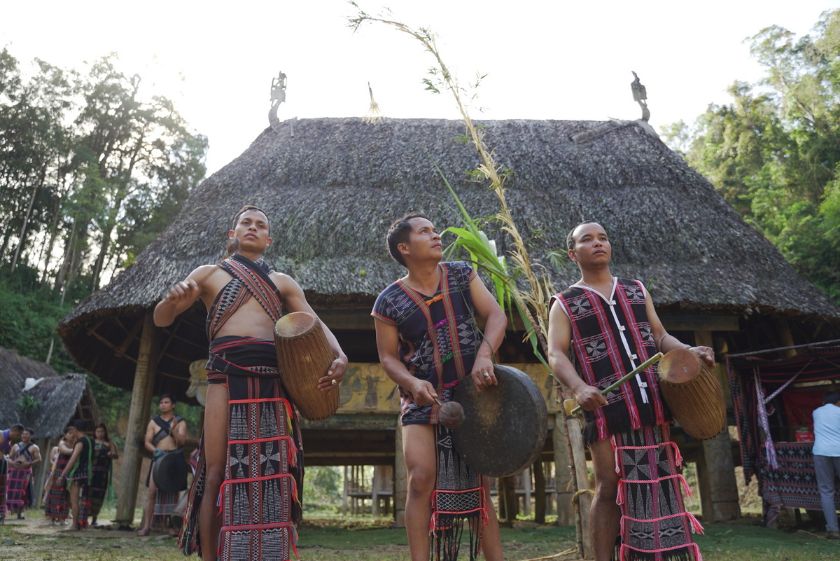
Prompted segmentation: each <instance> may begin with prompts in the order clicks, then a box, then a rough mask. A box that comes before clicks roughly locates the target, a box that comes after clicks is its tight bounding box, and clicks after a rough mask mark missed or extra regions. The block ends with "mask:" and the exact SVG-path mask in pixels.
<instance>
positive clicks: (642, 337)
mask: <svg viewBox="0 0 840 561" xmlns="http://www.w3.org/2000/svg"><path fill="white" fill-rule="evenodd" d="M555 298H556V299H557V300H558V301H559V302H560V303H561V304H562V306H563V309H564V310H565V312H566V314H567V315H568V316H569V319H570V320H571V324H572V348H573V349H574V358H575V362H576V366H577V370H578V373H579V374H580V376H581V378H583V380H584V381H585V382H586V383H587V384H589V385H591V386H595V387H597V388H599V389H603V388H606V387H607V386H609V385H610V384H612V383H613V382H615V381H616V380H617V379H619V378H620V377H621V376H622V375H624V374H625V373H627V372H629V371H631V370H633V369H634V368H636V366H638V365H639V364H641V363H642V362H644V361H645V360H647V359H648V358H649V357H650V356H651V355H653V354H655V353H656V343H655V341H654V340H653V335H652V333H651V326H650V322H649V321H648V317H647V311H646V309H645V291H644V288H643V286H642V283H641V282H639V281H636V280H625V279H616V280H615V282H614V283H613V291H612V295H611V299H610V300H607V299H606V298H604V297H603V296H601V295H600V294H599V293H598V292H596V291H595V290H592V289H590V288H586V287H581V286H571V287H569V288H568V289H567V290H565V291H564V292H561V293H559V294H557V295H555ZM606 398H607V402H608V404H607V405H606V406H604V407H601V408H600V409H597V410H596V411H595V412H594V413H589V412H586V414H585V416H586V421H587V429H586V433H587V440H588V441H589V442H592V441H594V440H603V439H605V438H608V437H609V436H610V435H611V434H614V433H616V432H620V431H626V430H629V429H633V430H635V429H639V428H641V427H643V426H655V425H662V424H665V423H666V422H668V418H669V413H668V411H667V410H666V408H665V405H664V403H663V401H662V399H661V396H660V390H659V383H658V378H657V372H656V366H653V367H651V368H648V369H647V370H645V371H644V373H642V374H639V375H638V376H636V377H635V378H634V379H631V380H630V381H628V382H627V383H625V384H622V385H621V387H619V388H617V389H616V390H613V391H612V392H610V394H609V395H607V396H606Z"/></svg>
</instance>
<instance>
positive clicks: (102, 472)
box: [90, 444, 111, 518]
mask: <svg viewBox="0 0 840 561" xmlns="http://www.w3.org/2000/svg"><path fill="white" fill-rule="evenodd" d="M109 451H110V448H109V447H108V445H107V444H106V445H101V444H97V445H96V446H95V450H94V453H93V475H92V477H91V481H90V514H91V516H93V517H94V518H96V517H97V516H99V511H100V510H102V503H104V502H105V495H106V494H107V493H108V484H109V483H110V481H111V458H110V457H109V456H108V452H109Z"/></svg>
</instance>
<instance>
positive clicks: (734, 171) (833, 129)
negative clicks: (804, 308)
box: [663, 10, 840, 302]
mask: <svg viewBox="0 0 840 561" xmlns="http://www.w3.org/2000/svg"><path fill="white" fill-rule="evenodd" d="M751 52H752V54H753V56H754V57H755V58H756V59H757V60H758V61H759V62H760V63H761V64H762V66H763V67H764V68H765V71H766V72H765V77H764V79H762V80H761V81H760V82H759V83H757V84H746V83H743V82H736V83H735V84H733V85H732V87H731V88H730V90H729V93H730V95H731V97H732V102H731V103H729V104H726V105H720V106H718V105H710V106H709V109H708V110H707V111H706V113H704V114H703V115H701V116H700V117H699V118H698V120H697V122H696V123H695V125H694V127H688V126H687V125H686V124H685V123H682V122H680V123H675V124H672V125H669V126H667V127H666V128H665V129H664V130H663V134H664V136H665V137H666V139H667V141H668V142H669V144H670V145H671V146H672V147H673V148H674V149H675V150H677V151H679V152H681V153H682V154H683V155H684V156H685V157H686V159H687V160H688V162H689V164H691V165H692V166H693V167H694V168H696V169H697V170H698V171H700V172H701V173H702V174H703V175H705V176H706V177H708V178H709V179H710V180H711V181H712V183H713V184H714V186H715V187H716V188H717V189H718V191H719V192H720V193H721V194H722V195H723V196H724V198H725V199H726V200H727V201H728V202H729V203H730V204H731V205H732V206H733V207H734V208H735V209H736V210H737V211H738V212H739V213H740V214H741V215H742V216H743V217H744V218H745V219H746V220H747V221H748V222H749V223H751V224H752V225H754V226H755V227H756V228H758V229H759V231H761V232H762V233H763V234H764V235H765V236H766V237H767V238H768V239H769V240H770V241H771V242H773V243H774V244H775V245H776V247H778V248H779V250H780V251H781V252H782V254H783V255H784V256H785V257H786V258H787V259H788V261H790V263H791V264H793V265H794V267H796V268H797V269H798V270H799V271H800V272H801V273H802V274H803V275H804V276H805V277H806V278H808V279H809V280H811V281H812V282H813V283H815V284H816V285H817V286H820V287H821V288H823V289H824V290H825V291H826V292H827V293H828V294H829V295H830V296H831V297H832V298H833V299H834V300H835V301H837V302H840V272H838V271H840V231H839V230H838V226H839V225H840V187H838V185H840V10H835V11H833V12H826V13H824V14H823V15H822V16H821V18H820V20H819V21H818V22H817V25H816V26H815V28H814V30H813V32H812V34H811V35H806V36H804V37H802V38H800V39H796V38H795V37H794V35H793V34H792V33H791V32H790V31H788V30H786V29H783V28H781V27H778V26H771V27H768V28H766V29H763V30H762V31H760V32H759V33H758V34H756V35H755V36H754V37H752V45H751Z"/></svg>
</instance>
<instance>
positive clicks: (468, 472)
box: [429, 424, 487, 561]
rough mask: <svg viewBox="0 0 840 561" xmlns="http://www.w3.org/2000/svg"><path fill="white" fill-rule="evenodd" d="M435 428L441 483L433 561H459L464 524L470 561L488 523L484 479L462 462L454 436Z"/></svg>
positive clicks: (434, 518) (433, 522)
mask: <svg viewBox="0 0 840 561" xmlns="http://www.w3.org/2000/svg"><path fill="white" fill-rule="evenodd" d="M434 426H435V442H436V454H437V480H436V482H435V490H434V492H433V493H432V519H431V522H430V525H429V530H430V531H431V534H432V539H431V544H430V547H431V552H430V553H431V555H430V558H431V559H434V560H435V561H455V560H456V559H458V550H459V549H460V547H461V535H462V534H463V531H464V524H465V523H466V524H467V525H468V526H469V531H470V561H474V560H475V559H476V557H477V556H478V552H479V550H480V548H481V528H482V525H483V524H484V523H485V522H486V521H487V511H486V507H485V504H484V495H483V493H482V489H481V475H479V474H478V473H477V472H476V471H474V470H473V469H472V468H470V466H468V465H467V464H466V462H464V461H463V460H462V459H461V456H460V455H459V454H458V452H456V451H455V449H454V448H453V447H452V432H451V431H450V430H449V429H447V428H446V427H444V426H443V425H440V424H437V425H434Z"/></svg>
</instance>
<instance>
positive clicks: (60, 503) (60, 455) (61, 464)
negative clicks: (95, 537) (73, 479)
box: [44, 427, 76, 524]
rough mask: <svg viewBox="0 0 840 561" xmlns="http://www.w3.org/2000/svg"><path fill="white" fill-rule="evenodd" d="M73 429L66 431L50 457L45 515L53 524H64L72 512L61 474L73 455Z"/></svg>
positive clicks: (68, 428)
mask: <svg viewBox="0 0 840 561" xmlns="http://www.w3.org/2000/svg"><path fill="white" fill-rule="evenodd" d="M73 434H74V429H73V427H67V428H65V429H64V436H63V437H62V439H61V440H59V441H58V445H57V446H53V449H52V452H51V453H50V457H51V458H52V469H51V470H50V476H49V478H47V482H46V483H45V484H44V488H45V489H46V491H45V492H44V513H45V516H46V517H47V518H48V519H49V520H50V523H52V524H64V521H65V520H67V515H68V514H69V512H70V494H69V493H68V492H67V483H66V482H65V481H63V480H61V478H60V476H61V472H63V471H64V468H65V467H66V466H67V462H68V461H69V460H70V456H71V455H72V454H73V446H74V445H75V444H76V442H75V440H74V436H73Z"/></svg>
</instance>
